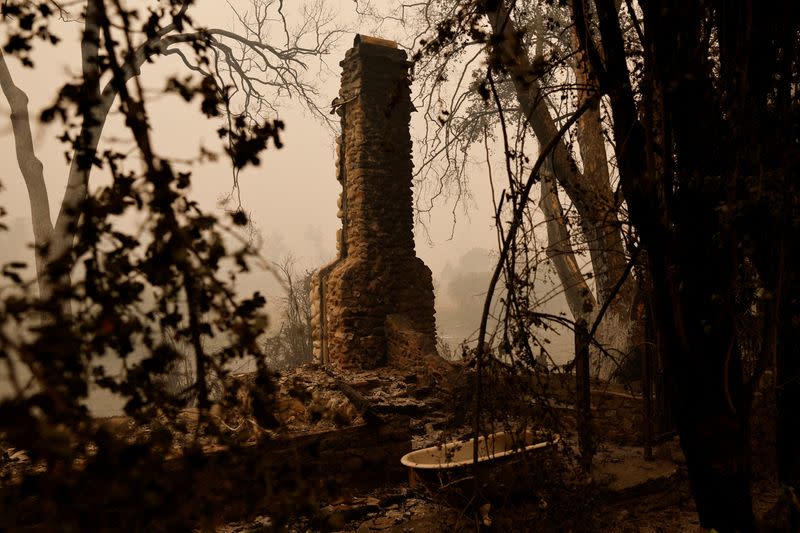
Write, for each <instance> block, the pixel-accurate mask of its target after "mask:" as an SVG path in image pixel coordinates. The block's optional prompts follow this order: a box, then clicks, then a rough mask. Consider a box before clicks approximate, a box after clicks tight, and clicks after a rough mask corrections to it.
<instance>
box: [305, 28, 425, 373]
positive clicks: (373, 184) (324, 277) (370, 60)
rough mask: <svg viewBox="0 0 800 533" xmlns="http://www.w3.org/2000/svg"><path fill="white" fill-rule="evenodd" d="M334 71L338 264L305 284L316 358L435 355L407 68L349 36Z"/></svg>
mask: <svg viewBox="0 0 800 533" xmlns="http://www.w3.org/2000/svg"><path fill="white" fill-rule="evenodd" d="M340 65H341V66H342V80H341V89H340V92H339V96H338V99H337V101H336V105H337V109H338V112H339V115H340V116H341V122H342V135H341V137H340V138H339V141H338V142H337V156H338V160H337V163H336V167H337V169H336V177H337V179H338V180H339V181H340V182H341V184H342V195H341V197H340V198H339V217H340V218H341V220H342V228H341V229H340V230H339V231H338V232H337V249H338V257H337V258H336V260H334V261H333V262H332V263H330V264H329V265H327V266H325V267H323V268H322V269H320V270H319V272H318V273H317V275H316V276H315V277H314V280H313V285H312V290H313V294H314V303H313V313H314V318H313V326H314V328H313V332H314V355H315V357H316V358H317V359H318V360H320V361H321V362H322V363H323V364H331V365H333V366H336V367H339V368H375V367H378V366H382V365H384V364H387V363H388V362H392V361H398V362H399V361H406V360H407V359H409V358H412V359H413V358H417V357H421V356H423V355H426V353H430V352H433V353H435V345H436V343H435V338H436V327H435V319H434V312H435V311H434V300H433V298H434V297H433V281H432V276H431V271H430V269H429V268H428V267H427V266H425V264H424V263H423V262H422V260H420V259H419V258H418V257H417V256H416V252H415V250H414V234H413V229H414V228H413V206H412V201H413V195H412V166H413V165H412V160H411V135H410V132H409V123H410V118H411V111H412V104H411V98H410V80H409V76H408V69H409V66H410V63H409V62H408V60H407V57H406V53H405V52H404V51H402V50H399V49H397V48H396V47H395V46H393V45H392V44H390V43H387V42H386V41H382V40H379V39H374V38H362V37H360V36H357V37H356V40H355V44H354V46H353V48H352V49H350V50H349V51H348V52H347V54H346V55H345V59H344V60H343V61H342V62H341V63H340Z"/></svg>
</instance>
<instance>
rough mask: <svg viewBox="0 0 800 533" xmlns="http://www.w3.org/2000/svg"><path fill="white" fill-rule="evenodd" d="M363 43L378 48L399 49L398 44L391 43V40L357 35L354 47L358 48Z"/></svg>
mask: <svg viewBox="0 0 800 533" xmlns="http://www.w3.org/2000/svg"><path fill="white" fill-rule="evenodd" d="M361 43H364V44H372V45H376V46H385V47H386V48H397V43H396V42H395V41H390V40H389V39H381V38H380V37H371V36H369V35H360V34H357V35H356V38H355V40H354V41H353V46H358V45H359V44H361Z"/></svg>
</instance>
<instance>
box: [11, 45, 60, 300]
mask: <svg viewBox="0 0 800 533" xmlns="http://www.w3.org/2000/svg"><path fill="white" fill-rule="evenodd" d="M0 88H2V90H3V95H5V97H6V100H7V101H8V105H9V107H10V108H11V128H12V132H13V134H14V147H15V152H16V156H17V165H18V166H19V169H20V171H21V172H22V179H23V180H24V181H25V186H26V187H27V189H28V200H29V202H30V208H31V219H32V220H33V237H34V241H35V244H36V247H37V250H36V271H37V272H39V273H42V272H44V268H45V263H46V257H45V255H44V251H43V248H42V247H43V246H46V245H47V243H48V242H50V240H51V238H52V236H53V222H52V220H51V218H50V201H49V199H48V196H47V185H46V183H45V181H44V166H43V165H42V162H41V161H40V160H39V158H38V157H37V156H36V150H35V149H34V145H33V135H32V134H31V121H30V115H29V114H28V95H27V94H25V91H23V90H22V89H20V88H19V87H17V85H16V84H15V83H14V80H13V78H12V77H11V72H10V71H9V70H8V65H7V63H6V59H5V56H4V55H3V52H2V51H0ZM39 290H40V293H41V296H42V297H43V298H45V297H47V296H48V295H49V294H50V286H49V285H48V284H47V283H46V282H44V281H43V280H41V278H40V285H39Z"/></svg>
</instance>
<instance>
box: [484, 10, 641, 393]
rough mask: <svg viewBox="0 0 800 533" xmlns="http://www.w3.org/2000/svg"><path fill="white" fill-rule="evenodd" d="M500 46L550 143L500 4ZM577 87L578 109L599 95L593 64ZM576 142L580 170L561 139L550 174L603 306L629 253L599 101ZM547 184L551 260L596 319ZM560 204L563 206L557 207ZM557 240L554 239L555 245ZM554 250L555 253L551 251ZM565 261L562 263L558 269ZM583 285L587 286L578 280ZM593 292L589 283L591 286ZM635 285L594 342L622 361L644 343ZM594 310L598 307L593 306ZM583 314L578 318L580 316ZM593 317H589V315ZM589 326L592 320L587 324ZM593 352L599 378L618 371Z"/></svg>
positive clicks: (573, 305) (526, 64)
mask: <svg viewBox="0 0 800 533" xmlns="http://www.w3.org/2000/svg"><path fill="white" fill-rule="evenodd" d="M488 18H489V22H490V24H491V27H492V30H493V33H494V35H495V36H496V37H497V43H498V44H497V45H496V46H495V47H494V50H493V53H495V54H497V59H498V60H499V61H500V63H501V64H503V65H504V66H506V67H507V68H509V70H510V73H511V79H512V82H513V84H514V91H515V95H516V98H517V101H518V102H519V105H520V108H521V110H522V112H523V113H524V114H525V116H526V117H527V120H528V123H529V124H530V127H531V130H532V132H533V134H534V136H535V137H536V138H537V140H538V141H539V144H540V145H542V144H545V143H546V142H548V141H549V140H550V139H553V138H554V135H555V134H556V132H557V131H558V127H557V126H556V123H555V120H554V119H553V116H552V115H551V113H550V111H549V110H548V107H547V101H546V96H544V94H543V91H542V88H541V85H540V83H539V80H538V77H537V75H536V69H535V68H534V67H533V65H532V62H531V60H530V57H529V54H528V51H527V50H526V49H525V48H524V46H523V44H522V43H521V41H520V39H519V37H518V35H519V34H518V31H517V27H516V26H515V23H514V20H513V19H512V18H511V16H510V14H509V13H508V11H507V10H506V9H505V7H504V6H503V3H502V2H498V3H497V9H496V10H495V11H493V12H490V13H488ZM573 69H574V73H575V76H576V85H577V86H579V87H584V88H585V90H581V91H579V105H583V104H584V103H586V102H587V101H588V100H590V99H591V98H592V96H593V95H594V91H592V90H591V89H590V88H591V87H592V86H593V81H592V78H591V75H590V72H589V71H588V67H587V65H586V64H585V62H584V61H582V60H581V58H577V60H576V61H575V63H574V67H573ZM577 137H578V144H579V150H580V155H581V160H582V163H583V172H581V170H580V169H579V168H578V166H577V164H576V162H575V161H574V160H573V159H572V156H571V154H570V152H569V150H568V148H567V146H566V144H565V142H563V141H562V142H559V143H558V144H557V145H556V148H555V150H554V151H553V155H552V157H551V162H552V165H551V170H552V174H553V177H554V178H555V180H556V181H557V182H558V184H559V185H561V187H562V188H563V189H564V191H565V192H566V194H567V196H568V197H569V198H570V200H571V201H572V203H573V205H574V206H575V209H576V210H577V212H578V215H579V216H580V224H581V231H582V233H583V236H584V237H585V240H586V246H587V248H588V251H589V255H590V258H591V263H592V270H593V274H594V278H595V287H596V291H597V295H596V303H599V304H602V303H604V302H605V301H606V300H607V299H608V298H610V297H612V293H613V292H614V289H615V287H616V285H617V282H618V280H619V279H620V278H622V276H623V275H624V272H625V267H626V265H627V260H626V255H625V249H624V245H623V242H622V234H621V224H620V222H619V217H618V208H619V206H618V204H617V203H616V201H615V199H614V194H613V192H612V190H611V183H610V176H609V170H608V158H607V154H606V151H605V141H604V137H603V132H602V121H601V114H600V104H599V101H596V102H594V103H592V104H591V105H590V108H589V109H588V110H587V111H586V112H585V113H584V115H583V116H581V117H580V118H579V120H578V123H577ZM544 181H546V180H543V184H542V188H543V193H544V192H548V194H550V195H553V196H550V197H549V199H547V200H545V201H543V202H542V204H541V205H542V208H543V209H547V210H548V211H546V212H545V215H546V216H547V217H548V221H547V226H548V239H550V236H551V235H552V236H553V238H554V239H556V240H555V243H557V247H558V248H557V249H558V253H556V254H554V255H553V257H556V256H559V257H561V258H560V259H558V260H557V261H554V264H555V266H556V271H557V272H558V274H559V279H560V281H561V283H562V285H563V286H564V288H565V295H566V297H567V300H568V305H569V307H570V311H572V312H573V318H574V319H575V320H578V319H579V318H592V319H593V313H592V312H590V313H585V312H583V310H584V309H585V308H586V299H585V297H584V296H583V290H576V289H575V287H576V285H575V284H576V283H578V281H577V279H576V277H575V274H574V272H573V268H572V265H573V264H574V265H577V262H576V261H575V258H574V251H573V250H572V249H571V247H570V249H569V250H565V249H563V244H561V243H562V242H563V236H564V235H568V232H567V229H566V227H565V226H564V227H558V228H557V227H556V226H560V225H562V224H563V223H564V222H565V221H564V218H563V216H558V215H557V211H556V210H555V209H556V208H555V205H554V203H553V199H555V201H556V202H557V201H558V198H557V194H556V192H555V188H554V187H552V188H551V187H550V186H549V185H548V184H547V183H544ZM559 206H560V204H559ZM551 242H552V241H551ZM554 250H555V249H554ZM559 263H560V264H559ZM581 280H582V281H581V282H580V284H583V285H585V284H586V281H585V280H583V276H581ZM586 288H588V285H587V287H586ZM635 290H636V289H635V286H634V283H633V281H632V280H630V279H628V280H626V281H625V283H624V284H623V285H622V287H621V288H620V290H619V291H617V294H616V295H615V296H614V299H613V300H612V302H611V304H610V305H609V307H608V310H607V312H606V314H605V315H604V317H603V321H602V322H601V324H600V327H599V328H598V332H597V336H598V339H597V341H598V342H599V343H600V344H603V345H604V346H605V348H606V350H607V351H608V352H609V353H616V354H617V355H619V356H625V355H628V354H630V353H631V352H632V351H633V349H634V348H635V347H636V345H638V344H639V343H640V339H639V335H638V333H637V332H638V331H639V329H640V328H638V327H635V326H636V324H634V322H635V320H632V318H631V314H630V313H631V309H632V304H633V299H634V296H635ZM594 308H595V309H596V308H597V305H595V306H594ZM576 311H580V313H579V314H575V313H576ZM587 315H589V316H587ZM589 322H590V323H591V322H592V320H589ZM600 359H601V358H600V357H598V355H597V354H596V353H595V357H594V358H593V365H592V366H593V373H594V374H595V375H596V376H599V377H609V376H610V375H611V373H612V372H613V370H614V369H615V368H614V367H615V366H616V365H615V364H614V363H613V362H610V361H601V360H600Z"/></svg>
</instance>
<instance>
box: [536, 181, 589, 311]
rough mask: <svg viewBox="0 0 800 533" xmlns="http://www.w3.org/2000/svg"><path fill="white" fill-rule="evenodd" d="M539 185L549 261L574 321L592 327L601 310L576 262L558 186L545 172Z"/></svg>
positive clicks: (540, 205) (540, 206)
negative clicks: (562, 288) (553, 267)
mask: <svg viewBox="0 0 800 533" xmlns="http://www.w3.org/2000/svg"><path fill="white" fill-rule="evenodd" d="M539 185H540V188H541V198H540V199H539V208H540V209H541V210H542V213H544V216H545V224H546V226H547V249H546V253H547V258H548V259H550V261H551V262H552V263H553V266H555V268H556V273H557V274H558V279H559V280H561V284H562V286H563V287H564V295H565V296H566V299H567V305H568V306H569V310H570V312H571V313H572V317H573V318H574V319H575V321H576V322H577V321H579V320H581V319H582V320H584V321H585V322H586V323H591V321H592V320H593V317H594V312H595V310H596V309H597V300H596V299H595V297H594V294H592V290H591V289H590V288H589V284H588V283H586V279H585V278H584V277H583V274H582V273H581V269H580V266H579V265H578V261H577V260H576V259H575V251H574V250H573V248H572V242H571V239H570V235H569V231H568V230H567V223H566V220H565V217H564V210H563V208H562V207H561V201H560V200H559V199H558V189H557V185H556V183H555V180H554V179H553V177H552V176H551V175H550V174H549V173H545V172H543V173H541V181H540V182H539Z"/></svg>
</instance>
